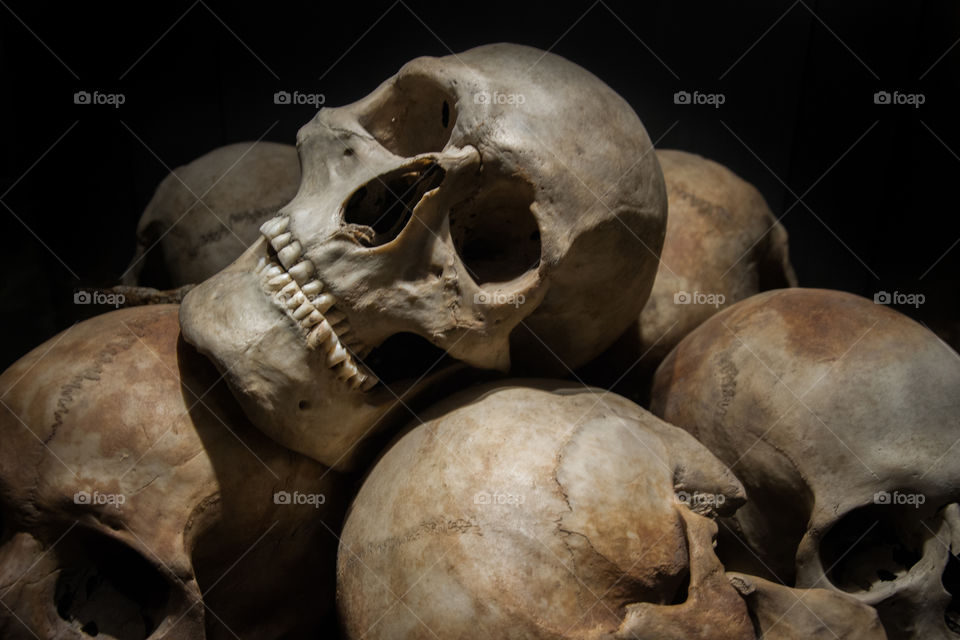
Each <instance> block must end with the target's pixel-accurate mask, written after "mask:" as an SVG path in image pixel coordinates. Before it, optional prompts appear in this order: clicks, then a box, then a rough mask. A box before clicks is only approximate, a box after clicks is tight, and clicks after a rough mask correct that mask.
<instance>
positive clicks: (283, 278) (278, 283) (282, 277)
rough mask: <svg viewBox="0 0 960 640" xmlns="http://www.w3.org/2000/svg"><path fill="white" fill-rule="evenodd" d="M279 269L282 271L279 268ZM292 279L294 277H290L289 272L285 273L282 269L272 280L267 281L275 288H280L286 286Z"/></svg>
mask: <svg viewBox="0 0 960 640" xmlns="http://www.w3.org/2000/svg"><path fill="white" fill-rule="evenodd" d="M277 270H278V271H280V270H279V269H277ZM292 280H293V279H292V278H291V277H290V274H289V273H284V272H283V271H280V273H279V274H278V275H276V276H274V277H273V278H271V279H270V281H269V282H267V284H268V285H270V286H271V287H273V288H274V289H280V288H282V287H285V286H286V285H287V284H289V283H290V282H291V281H292Z"/></svg>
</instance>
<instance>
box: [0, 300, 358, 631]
mask: <svg viewBox="0 0 960 640" xmlns="http://www.w3.org/2000/svg"><path fill="white" fill-rule="evenodd" d="M178 334H179V327H178V324H177V308H176V307H175V306H164V307H149V308H147V307H140V308H134V309H124V310H120V311H116V312H112V313H108V314H105V315H101V316H98V317H96V318H93V319H91V320H88V321H86V322H83V323H81V324H79V325H76V326H74V327H72V328H70V329H68V330H67V331H65V332H64V333H62V334H60V335H59V336H57V337H55V338H52V339H51V340H50V341H49V342H47V343H46V344H44V345H41V346H40V347H38V348H36V349H35V350H33V351H32V352H30V353H29V354H27V355H26V356H24V357H23V358H22V359H21V360H19V361H18V362H17V363H15V364H14V365H13V366H12V367H10V368H9V369H8V370H7V371H6V372H5V373H4V374H3V375H2V376H0V394H2V395H0V399H2V401H3V407H2V408H0V442H2V446H0V521H2V522H0V604H2V605H3V606H2V607H0V637H2V638H5V639H7V640H19V639H21V638H23V639H28V638H33V639H35V638H44V639H46V638H60V639H68V638H70V639H78V640H79V639H81V638H89V637H93V636H96V637H98V638H116V639H122V640H135V639H143V638H147V637H149V638H152V639H153V638H161V637H164V638H188V639H190V640H195V639H197V638H203V637H207V638H224V637H228V638H233V637H237V636H242V637H244V638H277V637H287V636H285V634H291V636H293V637H303V636H305V635H308V634H310V633H316V632H317V630H318V629H321V628H322V626H321V621H319V620H318V619H317V618H318V616H322V615H323V612H324V610H325V609H326V608H327V607H328V604H327V603H330V605H332V601H333V587H334V584H333V562H334V560H333V558H334V555H335V549H336V543H335V540H334V538H333V536H332V535H330V534H329V532H328V531H327V529H326V526H331V525H332V526H336V523H338V522H339V521H340V518H342V513H343V512H342V506H341V504H340V503H342V502H343V500H342V499H341V500H338V499H337V492H336V491H335V483H336V482H337V478H336V475H337V474H333V473H328V472H327V469H326V468H324V467H322V466H321V465H319V464H317V463H316V462H314V461H312V460H310V459H308V458H305V457H303V456H300V455H298V454H294V453H291V452H290V451H289V450H286V449H284V448H282V447H280V446H278V445H276V444H275V443H273V442H271V441H270V440H269V439H267V438H266V437H265V436H264V435H263V434H262V433H260V432H259V431H258V430H257V429H255V428H254V427H252V426H251V425H250V424H249V423H248V422H247V420H246V419H245V417H244V416H243V414H242V412H241V411H240V410H239V408H238V407H237V406H236V403H235V401H234V400H233V398H232V397H231V395H230V393H229V391H228V390H227V389H226V388H225V386H224V385H223V383H221V382H219V379H218V376H217V373H216V371H215V370H214V368H213V367H212V366H211V365H210V363H209V362H208V361H207V360H206V359H205V358H202V357H201V356H199V355H197V354H196V353H195V352H194V351H193V349H192V348H191V347H189V345H186V344H185V343H183V342H182V341H178ZM294 491H297V492H299V494H298V495H300V496H312V497H313V499H307V500H303V499H297V500H285V499H284V496H287V495H292V492H294ZM341 491H342V489H341ZM275 492H276V493H275ZM282 492H287V493H282ZM275 495H276V496H278V497H279V498H275ZM319 496H323V498H320V497H319ZM321 501H322V502H323V504H320V503H321ZM284 502H286V504H284ZM325 523H330V524H326V525H325ZM328 575H329V576H330V577H329V579H327V578H326V576H328ZM330 608H331V609H332V606H331V607H330Z"/></svg>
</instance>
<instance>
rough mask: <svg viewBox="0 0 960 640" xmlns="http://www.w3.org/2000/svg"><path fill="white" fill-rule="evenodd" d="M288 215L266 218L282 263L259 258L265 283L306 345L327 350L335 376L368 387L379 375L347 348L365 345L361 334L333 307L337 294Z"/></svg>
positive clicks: (265, 229)
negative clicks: (327, 285) (308, 253)
mask: <svg viewBox="0 0 960 640" xmlns="http://www.w3.org/2000/svg"><path fill="white" fill-rule="evenodd" d="M289 226H290V219H289V218H288V217H286V216H280V217H277V218H273V219H271V220H268V221H267V222H265V223H264V224H263V226H261V227H260V233H262V234H263V236H264V237H265V238H266V239H267V240H268V241H269V242H270V245H271V246H272V247H273V248H274V250H275V251H276V252H277V258H278V260H279V261H280V264H282V265H283V268H281V267H280V266H279V265H277V264H275V263H273V262H272V261H268V260H267V259H265V258H261V259H260V262H259V264H258V265H257V269H256V271H257V273H258V274H259V275H260V277H261V279H262V281H263V283H264V285H265V289H266V290H267V292H268V293H271V294H273V296H274V300H276V302H277V304H279V305H280V306H281V307H283V308H284V309H286V311H287V314H288V315H290V316H291V317H292V318H293V319H294V320H295V321H297V323H299V325H300V326H301V327H303V329H304V331H305V332H306V335H307V338H306V340H307V347H308V348H310V349H317V350H320V351H321V352H322V353H325V354H327V358H326V364H327V366H328V367H330V368H331V369H334V370H335V372H336V375H337V378H339V379H341V380H344V381H346V382H347V384H348V385H350V388H352V389H363V390H364V391H366V390H368V389H370V388H372V387H373V386H374V385H376V384H377V382H378V380H377V378H376V377H375V376H374V375H373V374H371V373H368V372H367V371H365V370H361V368H360V367H359V366H358V365H357V363H356V361H355V360H354V359H353V357H352V356H351V354H350V352H349V351H347V349H348V348H349V349H351V350H353V351H358V350H360V349H362V345H361V343H360V342H359V340H357V339H356V337H355V336H354V335H353V334H352V333H351V332H350V325H349V324H348V323H347V318H346V316H345V315H344V314H343V313H341V312H340V311H337V310H336V309H334V308H333V306H334V303H335V302H336V299H335V298H334V297H333V295H332V294H330V293H329V292H324V290H323V289H324V287H323V283H322V282H321V281H320V280H319V279H318V278H316V277H315V276H314V274H315V272H316V269H315V268H314V265H313V262H312V261H311V260H310V259H309V258H306V257H304V256H303V247H302V246H301V245H300V242H299V241H298V240H294V239H293V235H292V234H291V233H290V232H289V231H287V228H288V227H289Z"/></svg>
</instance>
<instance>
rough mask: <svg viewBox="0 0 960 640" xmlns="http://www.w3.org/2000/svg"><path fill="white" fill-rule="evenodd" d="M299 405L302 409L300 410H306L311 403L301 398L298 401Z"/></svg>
mask: <svg viewBox="0 0 960 640" xmlns="http://www.w3.org/2000/svg"><path fill="white" fill-rule="evenodd" d="M297 407H298V408H299V409H300V411H306V410H307V409H309V408H310V403H309V402H307V401H306V400H301V401H300V402H298V403H297Z"/></svg>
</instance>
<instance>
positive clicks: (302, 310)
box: [293, 296, 316, 321]
mask: <svg viewBox="0 0 960 640" xmlns="http://www.w3.org/2000/svg"><path fill="white" fill-rule="evenodd" d="M294 297H296V296H294ZM311 311H316V309H314V308H313V305H312V304H310V303H309V302H306V301H304V303H303V304H301V305H300V306H299V307H297V310H296V311H294V312H293V319H294V320H298V321H299V320H303V319H304V318H306V317H307V316H308V315H310V312H311Z"/></svg>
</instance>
